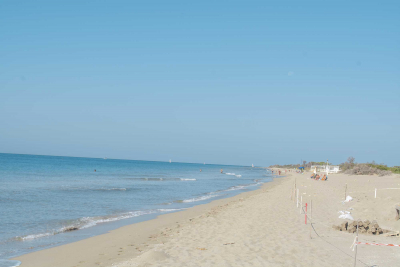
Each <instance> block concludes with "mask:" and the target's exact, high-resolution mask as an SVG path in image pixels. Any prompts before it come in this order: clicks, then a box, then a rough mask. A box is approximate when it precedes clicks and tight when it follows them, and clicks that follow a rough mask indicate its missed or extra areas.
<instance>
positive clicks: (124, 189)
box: [94, 188, 126, 191]
mask: <svg viewBox="0 0 400 267" xmlns="http://www.w3.org/2000/svg"><path fill="white" fill-rule="evenodd" d="M94 190H95V191H126V188H99V189H94Z"/></svg>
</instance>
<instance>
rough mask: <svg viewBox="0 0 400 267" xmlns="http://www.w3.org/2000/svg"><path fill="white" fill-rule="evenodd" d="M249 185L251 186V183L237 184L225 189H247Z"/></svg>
mask: <svg viewBox="0 0 400 267" xmlns="http://www.w3.org/2000/svg"><path fill="white" fill-rule="evenodd" d="M247 187H249V185H236V186H232V187H230V188H228V189H226V190H225V191H235V190H242V189H246V188H247Z"/></svg>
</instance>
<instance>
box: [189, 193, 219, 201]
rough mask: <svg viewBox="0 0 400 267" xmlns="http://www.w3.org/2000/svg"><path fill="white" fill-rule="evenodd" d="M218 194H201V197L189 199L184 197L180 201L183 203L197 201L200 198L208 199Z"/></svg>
mask: <svg viewBox="0 0 400 267" xmlns="http://www.w3.org/2000/svg"><path fill="white" fill-rule="evenodd" d="M218 196H219V195H216V194H210V195H206V196H201V197H195V198H190V199H185V200H183V201H182V202H185V203H189V202H197V201H202V200H206V199H210V198H213V197H218Z"/></svg>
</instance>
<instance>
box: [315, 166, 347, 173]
mask: <svg viewBox="0 0 400 267" xmlns="http://www.w3.org/2000/svg"><path fill="white" fill-rule="evenodd" d="M314 170H315V171H316V172H325V173H328V174H329V173H338V172H340V167H339V166H335V165H313V166H311V171H314Z"/></svg>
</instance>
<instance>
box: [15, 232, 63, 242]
mask: <svg viewBox="0 0 400 267" xmlns="http://www.w3.org/2000/svg"><path fill="white" fill-rule="evenodd" d="M55 234H57V233H56V232H51V233H42V234H37V235H27V236H18V237H16V238H15V239H16V240H22V241H28V240H33V239H37V238H41V237H46V236H51V235H55Z"/></svg>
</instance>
